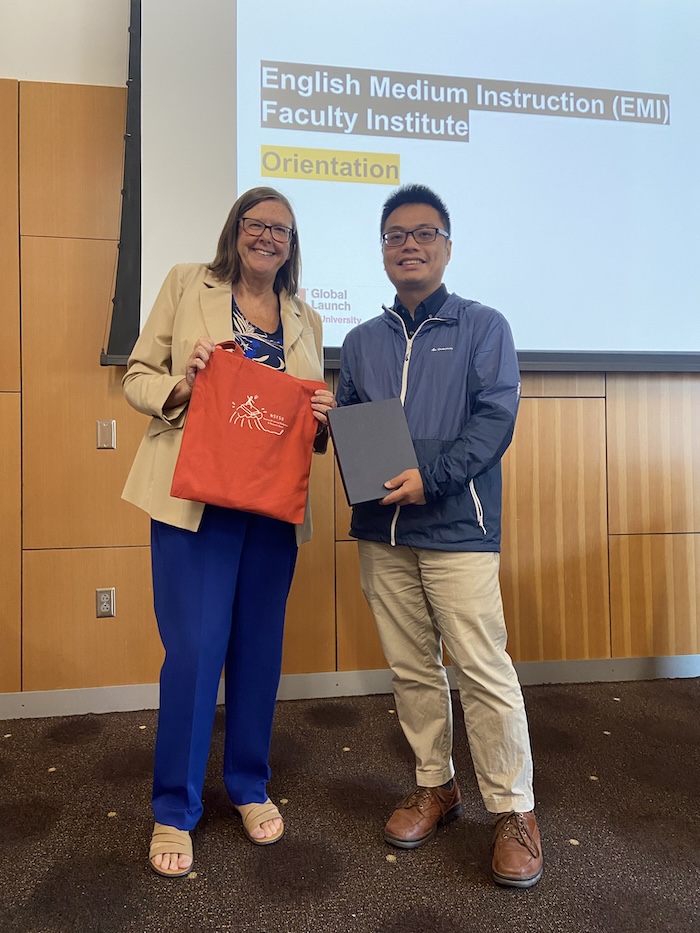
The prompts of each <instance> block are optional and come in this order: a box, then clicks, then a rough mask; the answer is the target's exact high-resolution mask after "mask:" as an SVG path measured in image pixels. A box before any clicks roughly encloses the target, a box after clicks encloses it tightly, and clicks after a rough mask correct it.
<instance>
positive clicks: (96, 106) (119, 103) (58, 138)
mask: <svg viewBox="0 0 700 933" xmlns="http://www.w3.org/2000/svg"><path fill="white" fill-rule="evenodd" d="M125 123H126V88H114V87H92V86H88V85H77V84H44V83H34V82H27V81H22V82H21V83H20V204H21V208H20V230H21V233H22V236H53V237H91V238H102V239H117V238H118V237H119V221H120V211H121V188H122V179H123V162H124V131H125Z"/></svg>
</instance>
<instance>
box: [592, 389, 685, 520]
mask: <svg viewBox="0 0 700 933" xmlns="http://www.w3.org/2000/svg"><path fill="white" fill-rule="evenodd" d="M607 394H608V471H609V479H608V490H609V499H610V532H611V534H669V533H682V532H688V533H693V532H700V373H650V374H635V375H620V374H617V375H609V376H608V390H607Z"/></svg>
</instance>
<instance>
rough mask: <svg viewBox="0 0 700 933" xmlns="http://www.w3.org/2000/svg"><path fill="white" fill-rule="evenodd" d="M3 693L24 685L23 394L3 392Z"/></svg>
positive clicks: (0, 672) (0, 593)
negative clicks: (22, 639)
mask: <svg viewBox="0 0 700 933" xmlns="http://www.w3.org/2000/svg"><path fill="white" fill-rule="evenodd" d="M0 438H2V441H1V442H0V529H1V532H0V693H10V692H15V691H17V690H20V689H21V668H20V651H21V643H22V641H21V628H20V626H21V581H22V550H21V548H22V537H21V515H22V509H21V473H20V398H19V394H18V393H9V392H1V393H0Z"/></svg>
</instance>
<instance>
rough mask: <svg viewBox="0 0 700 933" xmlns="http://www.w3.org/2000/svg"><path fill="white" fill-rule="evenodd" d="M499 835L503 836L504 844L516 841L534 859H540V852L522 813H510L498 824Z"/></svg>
mask: <svg viewBox="0 0 700 933" xmlns="http://www.w3.org/2000/svg"><path fill="white" fill-rule="evenodd" d="M497 833H498V835H500V836H502V838H503V841H504V842H505V841H506V840H508V839H514V840H515V842H517V843H519V844H520V845H521V846H525V848H526V849H527V850H528V852H529V853H530V855H532V857H533V858H538V856H539V854H540V853H539V850H538V848H537V846H536V845H535V840H534V839H533V838H532V836H531V835H530V831H529V830H528V828H527V823H526V822H525V818H524V816H523V815H522V813H509V814H508V816H506V817H505V818H504V819H503V820H501V822H500V823H499V824H498V828H497Z"/></svg>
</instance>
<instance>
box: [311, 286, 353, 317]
mask: <svg viewBox="0 0 700 933" xmlns="http://www.w3.org/2000/svg"><path fill="white" fill-rule="evenodd" d="M299 297H300V298H301V300H302V301H305V302H306V303H307V304H310V305H311V307H312V308H313V309H314V310H315V311H318V313H319V314H320V315H321V319H322V321H323V323H324V324H359V323H360V322H361V318H359V317H357V316H356V315H354V314H353V313H352V304H351V302H350V301H349V300H348V290H347V288H343V289H337V288H300V289H299Z"/></svg>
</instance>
